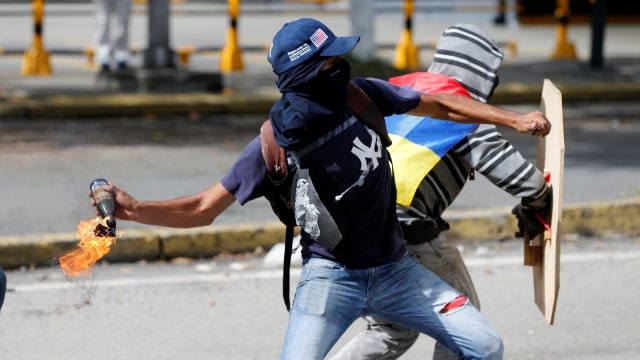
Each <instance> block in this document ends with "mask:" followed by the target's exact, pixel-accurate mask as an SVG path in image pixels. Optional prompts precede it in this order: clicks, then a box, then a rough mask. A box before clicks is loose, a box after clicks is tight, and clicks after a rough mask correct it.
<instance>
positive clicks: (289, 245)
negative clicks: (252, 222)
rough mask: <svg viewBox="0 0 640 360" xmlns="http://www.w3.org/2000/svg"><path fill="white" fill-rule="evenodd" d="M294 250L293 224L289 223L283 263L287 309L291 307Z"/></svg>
mask: <svg viewBox="0 0 640 360" xmlns="http://www.w3.org/2000/svg"><path fill="white" fill-rule="evenodd" d="M292 252H293V225H290V224H287V228H286V229H285V235H284V263H283V264H282V265H283V266H282V298H283V299H284V305H285V306H286V307H287V311H289V310H290V309H291V304H290V301H289V282H290V278H289V269H290V268H291V255H292Z"/></svg>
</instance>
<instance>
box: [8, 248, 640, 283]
mask: <svg viewBox="0 0 640 360" xmlns="http://www.w3.org/2000/svg"><path fill="white" fill-rule="evenodd" d="M637 259H640V251H631V252H590V253H567V254H562V256H561V263H563V264H564V263H585V262H593V261H623V260H637ZM465 263H466V264H467V266H468V267H485V266H512V265H522V256H501V257H495V258H489V257H487V258H470V259H465ZM300 272H301V269H300V268H299V267H295V268H292V269H291V277H292V278H293V277H297V276H299V275H300ZM280 278H282V270H281V269H273V270H258V271H247V272H224V273H215V274H187V275H176V276H162V277H153V278H123V279H110V280H95V279H93V280H88V281H91V282H93V283H94V284H95V285H98V286H99V287H124V286H141V285H169V284H178V283H212V282H231V281H242V280H261V279H262V280H273V279H280ZM82 281H83V280H82V278H80V279H79V280H74V279H71V280H69V281H64V282H63V281H56V282H47V283H36V284H24V285H14V286H13V289H14V291H15V292H21V293H26V292H38V291H54V290H64V289H71V288H73V287H75V286H77V282H82Z"/></svg>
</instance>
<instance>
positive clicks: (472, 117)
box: [409, 94, 551, 136]
mask: <svg viewBox="0 0 640 360" xmlns="http://www.w3.org/2000/svg"><path fill="white" fill-rule="evenodd" d="M409 114H411V115H418V116H430V117H433V118H436V119H446V120H452V121H457V122H463V123H474V124H494V125H501V126H507V127H510V128H512V129H515V130H517V131H518V132H521V133H525V134H533V135H542V136H545V135H547V134H549V131H551V123H550V122H549V120H548V119H547V117H546V116H545V115H544V114H543V113H542V112H540V111H532V112H530V113H526V114H518V113H516V112H512V111H507V110H504V109H500V108H498V107H495V106H493V105H488V104H484V103H481V102H479V101H476V100H473V99H470V98H467V97H465V96H461V95H455V94H421V98H420V103H419V104H418V106H416V108H415V109H413V110H411V111H410V112H409Z"/></svg>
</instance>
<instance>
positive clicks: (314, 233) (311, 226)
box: [294, 179, 320, 240]
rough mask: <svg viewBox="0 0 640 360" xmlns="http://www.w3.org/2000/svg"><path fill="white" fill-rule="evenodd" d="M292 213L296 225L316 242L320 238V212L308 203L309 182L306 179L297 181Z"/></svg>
mask: <svg viewBox="0 0 640 360" xmlns="http://www.w3.org/2000/svg"><path fill="white" fill-rule="evenodd" d="M294 211H295V216H296V224H298V226H300V227H301V228H302V229H303V230H304V232H306V233H307V234H309V236H310V237H311V238H312V239H313V240H317V239H318V238H319V237H320V226H318V216H319V214H320V211H318V208H316V206H315V205H313V204H312V203H311V202H309V182H307V180H306V179H299V180H298V182H297V183H296V199H295V209H294Z"/></svg>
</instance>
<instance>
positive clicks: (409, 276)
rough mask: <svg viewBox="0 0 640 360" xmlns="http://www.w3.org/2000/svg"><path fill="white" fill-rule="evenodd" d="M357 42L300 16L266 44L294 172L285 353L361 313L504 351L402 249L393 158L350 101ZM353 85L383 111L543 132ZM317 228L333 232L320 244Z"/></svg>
mask: <svg viewBox="0 0 640 360" xmlns="http://www.w3.org/2000/svg"><path fill="white" fill-rule="evenodd" d="M358 40H359V37H357V36H349V37H336V36H335V35H334V34H333V33H332V32H331V30H329V29H328V28H327V27H326V26H325V25H324V24H322V23H321V22H319V21H317V20H314V19H308V18H304V19H299V20H296V21H293V22H291V23H288V24H285V25H284V26H283V27H282V29H281V30H280V31H279V32H278V33H277V34H276V35H275V37H274V39H273V43H272V45H271V48H270V50H269V55H268V60H269V62H270V63H271V65H272V68H273V71H274V72H275V74H276V75H277V76H278V80H277V86H278V89H279V90H280V92H281V93H282V97H281V99H280V100H279V101H278V102H277V103H276V104H275V105H274V106H273V108H272V110H271V123H272V125H273V130H274V134H275V139H276V141H277V142H278V144H279V145H280V146H281V147H283V148H284V149H286V150H287V151H288V152H289V161H290V162H292V163H293V164H294V165H295V167H296V168H297V169H298V170H297V173H296V176H295V177H294V179H293V184H292V188H294V189H295V190H294V191H293V194H292V197H293V208H294V212H295V215H296V221H297V224H298V225H299V226H300V227H301V241H300V244H301V246H302V256H303V270H302V276H301V281H300V283H299V285H298V289H297V290H296V295H295V299H294V303H293V307H292V309H291V314H290V317H289V328H288V331H287V336H286V339H285V344H284V347H283V353H282V358H285V359H289V358H291V359H294V358H295V359H316V358H323V357H324V356H325V355H326V354H327V352H328V351H329V350H330V349H331V347H332V346H333V344H334V343H335V341H337V339H338V338H339V337H340V336H341V335H342V334H343V333H344V331H346V329H347V328H348V327H349V326H350V325H351V324H352V322H353V321H354V320H355V319H356V318H357V317H359V316H361V315H363V314H368V315H374V314H375V316H377V317H379V318H382V319H386V320H388V321H393V322H394V323H398V324H402V325H404V326H406V327H409V328H413V329H416V330H419V331H420V332H423V333H425V334H428V335H430V336H432V337H434V338H435V339H436V340H438V342H440V343H442V344H444V345H445V346H447V347H448V348H449V349H451V350H452V351H454V352H455V353H457V354H458V356H460V357H465V358H483V359H484V358H501V357H502V351H503V350H502V341H501V339H500V337H499V335H498V334H497V333H496V332H495V330H494V329H493V328H491V326H490V325H489V323H488V322H487V321H486V319H484V317H483V316H482V315H481V314H480V313H479V312H478V310H477V309H476V308H475V307H474V306H473V305H472V304H471V303H470V302H469V299H468V297H467V296H465V295H463V294H461V293H460V292H458V291H456V290H454V289H453V288H452V287H450V286H449V285H447V284H446V283H445V282H444V281H443V280H441V279H440V278H439V277H437V276H436V275H434V274H433V273H432V272H430V271H428V270H426V269H425V268H423V267H421V266H416V265H417V264H416V262H415V261H413V260H412V259H411V258H410V257H409V256H407V249H406V247H405V241H404V239H403V238H402V231H401V230H400V225H399V223H398V220H397V217H396V213H395V206H394V204H395V199H396V190H395V186H394V181H393V174H392V169H391V167H390V166H389V157H388V154H387V153H386V151H384V149H382V148H381V141H380V137H379V136H378V135H377V134H376V133H374V132H373V131H372V130H370V129H369V128H368V127H367V126H366V125H365V124H364V123H363V122H361V121H358V120H357V119H356V116H354V113H353V112H352V111H350V110H349V108H348V107H347V89H348V83H349V81H350V67H349V63H348V62H347V61H345V60H344V59H343V58H342V56H341V55H343V54H345V53H348V52H349V51H351V50H352V49H353V48H354V47H355V46H356V44H357V43H358ZM353 83H355V84H356V85H357V86H358V87H360V88H361V89H362V90H364V92H365V93H366V94H367V95H368V96H369V97H370V98H371V100H372V102H373V103H374V104H375V105H376V106H377V107H378V109H379V110H380V112H381V113H382V114H383V115H384V116H389V115H393V114H403V113H414V114H417V115H418V114H419V115H430V116H433V117H436V118H438V119H450V120H455V121H459V122H467V123H485V122H491V123H494V124H501V125H507V124H512V125H511V126H513V122H514V121H515V122H519V123H520V126H522V127H520V126H515V128H516V129H519V130H520V131H523V130H524V131H525V132H530V131H532V130H533V131H534V133H536V134H541V135H543V134H546V131H547V130H548V128H549V124H548V122H547V121H546V119H545V118H544V116H543V115H542V114H541V113H539V112H534V113H530V114H526V115H517V114H514V113H510V112H506V111H504V110H500V109H497V108H495V107H491V106H488V105H486V104H482V103H480V102H477V101H473V100H470V99H468V98H466V97H462V96H457V95H443V96H440V95H434V96H429V95H425V94H421V93H418V92H416V91H414V90H410V89H403V88H400V87H397V86H395V85H392V84H390V83H388V82H385V81H382V80H378V79H371V78H367V79H362V78H358V79H354V80H353ZM538 124H539V125H540V128H541V129H540V130H537V129H536V128H537V127H538ZM543 128H544V129H545V130H542V129H543ZM323 216H326V217H327V218H329V219H331V220H333V221H326V220H325V221H322V217H323ZM327 223H330V224H331V226H326V225H324V224H327ZM324 233H328V234H331V236H332V237H333V238H331V239H323V238H322V235H323V234H324Z"/></svg>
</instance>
